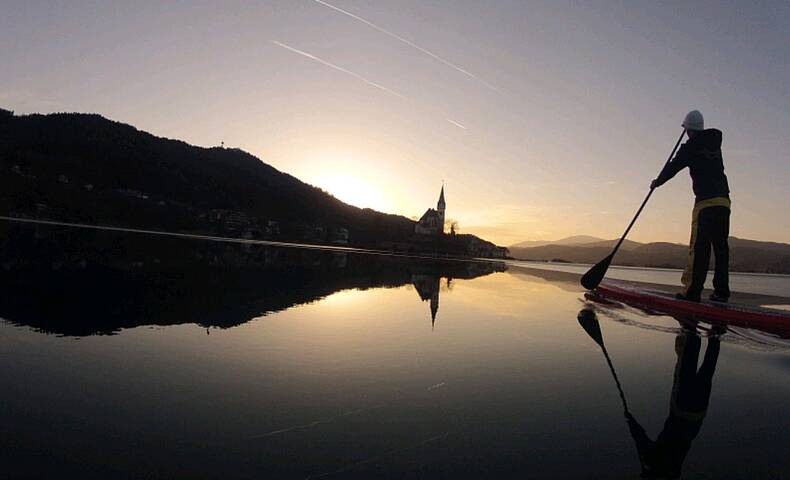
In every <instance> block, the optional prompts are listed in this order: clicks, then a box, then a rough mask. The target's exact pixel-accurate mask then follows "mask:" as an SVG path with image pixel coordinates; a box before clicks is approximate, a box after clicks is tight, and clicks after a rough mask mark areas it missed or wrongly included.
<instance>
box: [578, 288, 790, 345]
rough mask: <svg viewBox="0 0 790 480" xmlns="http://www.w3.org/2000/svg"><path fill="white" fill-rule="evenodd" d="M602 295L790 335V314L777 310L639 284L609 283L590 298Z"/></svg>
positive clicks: (638, 304)
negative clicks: (680, 295) (679, 295)
mask: <svg viewBox="0 0 790 480" xmlns="http://www.w3.org/2000/svg"><path fill="white" fill-rule="evenodd" d="M596 295H597V296H600V297H603V298H607V299H611V300H619V301H621V302H623V303H627V304H629V305H634V306H637V307H646V308H649V309H652V310H656V311H659V312H662V313H667V314H676V315H685V316H691V317H694V318H696V319H699V320H707V321H709V322H712V323H717V322H718V323H725V324H731V325H737V326H742V327H747V328H759V329H762V330H773V331H779V332H785V333H786V332H790V311H784V310H779V309H773V308H764V307H753V306H749V305H738V304H737V303H718V302H709V301H706V300H703V301H701V302H699V303H697V302H688V301H686V300H678V299H676V298H675V295H674V294H672V293H668V292H664V291H661V290H656V289H651V288H649V287H641V286H639V285H635V284H630V283H623V282H613V281H611V280H607V281H606V282H604V283H601V284H600V285H599V286H598V288H596V289H595V290H593V291H592V292H588V293H587V294H586V296H591V297H594V296H596Z"/></svg>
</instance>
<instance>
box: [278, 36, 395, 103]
mask: <svg viewBox="0 0 790 480" xmlns="http://www.w3.org/2000/svg"><path fill="white" fill-rule="evenodd" d="M272 43H273V44H275V45H277V46H278V47H282V48H284V49H286V50H289V51H291V52H293V53H297V54H299V55H301V56H303V57H307V58H309V59H310V60H313V61H316V62H318V63H320V64H322V65H326V66H327V67H329V68H333V69H335V70H337V71H338V72H343V73H345V74H347V75H351V76H352V77H354V78H356V79H358V80H361V81H363V82H365V83H367V84H368V85H370V86H371V87H375V88H378V89H379V90H381V91H383V92H386V93H389V94H390V95H394V96H396V97H398V98H403V99H406V97H405V96H404V95H401V94H400V93H398V92H396V91H394V90H392V89H390V88H387V87H385V86H384V85H381V84H379V83H376V82H374V81H372V80H368V79H367V78H365V77H363V76H362V75H360V74H358V73H356V72H352V71H351V70H348V69H346V68H343V67H341V66H339V65H335V64H334V63H331V62H327V61H326V60H324V59H322V58H319V57H316V56H315V55H313V54H311V53H307V52H305V51H303V50H299V49H298V48H294V47H291V46H289V45H286V44H284V43H282V42H278V41H277V40H272Z"/></svg>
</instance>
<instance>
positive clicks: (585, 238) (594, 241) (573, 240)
mask: <svg viewBox="0 0 790 480" xmlns="http://www.w3.org/2000/svg"><path fill="white" fill-rule="evenodd" d="M618 240H619V239H614V240H604V239H603V238H598V237H593V236H590V235H573V236H571V237H565V238H561V239H559V240H529V241H526V242H520V243H517V244H515V245H511V246H510V247H508V248H510V249H511V251H512V250H513V249H521V248H532V247H544V246H547V245H584V246H587V247H593V246H598V247H610V248H611V247H614V245H615V244H616V243H617V241H618ZM640 245H642V244H641V243H639V242H634V241H631V240H628V239H626V240H625V241H623V244H622V245H621V246H620V248H622V249H624V250H631V249H634V248H636V247H638V246H640Z"/></svg>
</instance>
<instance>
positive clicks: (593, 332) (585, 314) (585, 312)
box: [576, 308, 604, 348]
mask: <svg viewBox="0 0 790 480" xmlns="http://www.w3.org/2000/svg"><path fill="white" fill-rule="evenodd" d="M576 318H577V320H579V325H581V326H582V328H583V329H584V331H585V332H587V335H589V336H590V338H592V339H593V340H595V343H597V344H598V345H600V346H601V348H604V346H603V334H602V333H601V325H600V324H599V323H598V317H596V316H595V312H594V311H592V310H589V309H586V308H583V309H582V310H581V311H580V312H579V315H578V316H577V317H576Z"/></svg>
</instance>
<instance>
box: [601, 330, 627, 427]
mask: <svg viewBox="0 0 790 480" xmlns="http://www.w3.org/2000/svg"><path fill="white" fill-rule="evenodd" d="M601 350H603V355H604V357H606V363H608V364H609V370H610V371H611V372H612V376H613V377H614V383H615V384H617V392H618V393H619V394H620V400H621V401H622V402H623V410H625V411H626V412H628V403H627V402H626V401H625V394H624V393H623V387H622V386H620V379H618V378H617V372H615V371H614V365H612V360H611V359H609V352H607V351H606V347H604V346H603V344H601Z"/></svg>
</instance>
